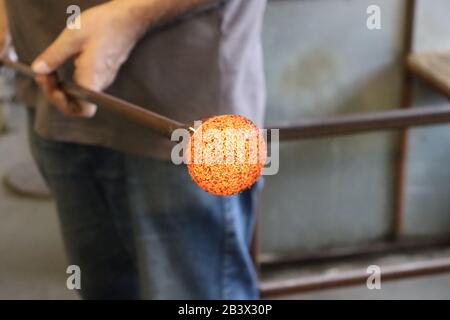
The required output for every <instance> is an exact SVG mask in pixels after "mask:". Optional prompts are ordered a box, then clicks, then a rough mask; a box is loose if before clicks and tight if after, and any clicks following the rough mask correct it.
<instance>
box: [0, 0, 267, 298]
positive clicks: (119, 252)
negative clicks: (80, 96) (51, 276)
mask: <svg viewBox="0 0 450 320" xmlns="http://www.w3.org/2000/svg"><path fill="white" fill-rule="evenodd" d="M0 1H2V2H3V1H5V0H0ZM5 4H6V11H7V12H8V20H9V28H10V33H11V35H12V39H13V45H14V48H15V49H16V51H17V54H18V56H19V59H20V60H21V61H23V62H25V63H29V64H32V67H33V70H34V71H35V72H36V73H37V74H38V76H37V77H36V79H35V80H36V82H37V83H38V85H39V87H40V89H41V90H40V91H39V90H36V87H35V85H34V84H33V83H31V82H29V81H27V80H26V79H18V80H19V81H18V84H17V89H18V94H19V96H20V97H21V98H22V99H23V101H24V102H25V103H26V104H27V105H28V106H30V107H32V108H30V110H31V111H30V125H31V129H30V141H31V146H32V150H33V154H34V156H35V158H36V160H37V162H38V164H39V167H40V169H41V171H42V173H43V175H44V177H45V178H46V180H47V182H48V184H49V186H50V188H51V189H52V191H53V193H54V195H55V198H56V202H57V207H58V212H59V216H60V221H61V227H62V230H63V236H64V240H65V244H66V248H67V251H68V255H69V261H70V264H74V265H78V266H80V268H81V272H82V288H81V295H82V297H83V298H86V299H103V298H120V299H136V298H149V299H167V298H168V299H172V298H179V299H191V298H192V299H254V298H257V296H258V293H257V284H256V275H255V271H254V268H253V265H252V261H251V258H250V255H249V250H248V249H249V242H250V239H251V235H252V229H253V218H254V206H255V203H254V201H255V200H254V197H255V190H254V189H255V188H253V189H252V190H247V191H245V192H243V193H242V194H240V195H237V196H233V197H216V196H212V195H209V194H207V193H205V192H204V191H202V190H201V189H199V188H198V187H197V186H196V185H194V183H193V182H192V181H191V179H190V178H189V176H188V174H187V172H186V170H185V168H183V167H181V166H175V165H173V164H172V163H171V162H170V151H171V148H172V144H171V143H170V141H167V139H163V138H160V137H157V136H156V135H153V134H152V133H151V132H150V131H148V130H147V129H145V128H141V127H139V126H137V125H136V124H134V123H131V122H129V121H127V120H126V119H123V118H121V117H120V116H118V115H116V114H114V113H110V112H108V111H107V110H104V109H102V108H101V106H94V105H92V104H90V103H87V102H83V101H72V100H71V99H69V98H68V97H67V96H66V95H65V94H64V92H62V91H61V90H59V88H58V86H57V78H56V77H55V76H54V74H53V72H55V71H56V72H57V74H58V78H59V79H63V80H66V81H67V80H72V79H73V81H75V82H77V83H78V84H80V85H82V86H85V87H88V88H91V89H93V90H99V91H100V90H105V91H106V92H108V93H111V94H113V95H115V96H118V97H120V98H122V99H125V100H128V101H130V102H133V103H135V104H138V105H141V106H145V107H149V108H150V109H152V110H153V111H156V112H158V113H161V114H163V115H166V116H168V117H171V118H174V119H176V120H179V121H182V122H188V121H192V120H195V119H203V118H205V117H208V116H211V115H217V114H229V113H237V114H241V115H243V116H246V117H248V118H250V119H252V120H253V121H254V122H255V123H256V124H257V125H262V121H263V116H264V100H265V95H264V77H263V69H262V52H261V43H260V42H261V40H260V33H261V24H262V18H263V12H264V7H265V0H223V1H220V0H183V1H180V0H113V1H101V0H83V1H72V0H70V1H69V0H48V1H35V0H14V1H9V0H6V1H5ZM74 4H76V5H78V6H79V7H80V8H81V11H82V14H81V16H80V20H79V22H80V28H79V29H77V28H75V29H73V28H67V27H66V22H67V18H68V14H67V8H68V7H69V6H70V5H74ZM0 7H3V5H2V6H0ZM3 11H4V10H3ZM5 18H6V17H5ZM5 18H3V20H5ZM3 25H5V24H3ZM1 30H3V31H2V32H3V34H2V35H1V36H0V41H2V43H6V42H7V41H5V40H4V39H7V38H8V35H7V34H8V32H7V31H6V28H5V27H3V29H1ZM2 39H3V40H2ZM2 47H3V48H4V45H2Z"/></svg>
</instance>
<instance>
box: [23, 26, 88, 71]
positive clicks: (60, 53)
mask: <svg viewBox="0 0 450 320" xmlns="http://www.w3.org/2000/svg"><path fill="white" fill-rule="evenodd" d="M70 32H73V31H68V30H64V31H63V32H62V33H61V34H60V35H59V37H58V38H57V39H56V40H55V41H54V42H53V43H52V44H51V45H50V46H49V47H48V48H47V49H46V50H45V51H44V52H43V53H42V54H41V55H40V56H39V57H37V58H36V60H34V62H33V63H32V65H31V68H32V69H33V71H34V72H35V73H37V74H50V73H52V72H53V71H55V70H56V69H57V68H58V67H59V66H60V65H62V64H63V63H64V62H65V61H66V60H67V59H69V58H71V57H72V56H74V55H75V54H77V53H78V52H79V50H80V43H81V41H80V39H78V37H76V36H75V35H73V34H71V33H70Z"/></svg>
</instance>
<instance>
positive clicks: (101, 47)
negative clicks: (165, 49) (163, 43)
mask: <svg viewBox="0 0 450 320" xmlns="http://www.w3.org/2000/svg"><path fill="white" fill-rule="evenodd" d="M0 1H3V0H0ZM216 1H217V0H113V1H110V2H107V3H105V4H102V5H99V6H96V7H93V8H91V9H89V10H86V11H84V12H83V13H82V14H81V29H79V30H69V29H65V30H64V31H63V32H62V33H61V34H60V35H59V37H58V38H57V39H56V40H55V42H53V43H52V44H51V45H50V46H49V47H48V48H47V49H46V50H45V51H44V52H43V53H42V54H41V55H40V56H39V57H38V58H37V59H36V60H35V61H34V62H33V64H32V68H33V70H34V72H35V73H37V74H38V76H37V77H36V82H37V83H38V84H39V86H40V87H41V89H42V90H43V92H44V94H45V95H46V97H47V99H48V100H49V101H50V102H51V103H52V104H54V105H55V106H56V107H57V108H58V109H59V110H60V111H61V112H63V113H64V114H66V115H68V116H74V117H92V116H94V115H95V113H96V110H97V107H96V106H94V105H92V104H90V103H88V102H84V101H70V100H69V99H68V97H66V95H65V94H64V93H63V92H62V91H61V90H59V89H58V88H57V85H56V79H55V78H54V76H52V75H51V74H52V73H53V72H54V71H55V70H56V69H57V68H58V67H59V66H61V65H62V64H63V63H64V62H65V61H66V60H68V59H70V58H72V57H75V61H74V62H75V72H74V81H75V82H76V83H77V84H79V85H81V86H84V87H87V88H90V89H92V90H97V91H101V90H103V89H105V88H107V87H108V86H109V85H111V84H112V82H113V81H114V79H115V78H116V76H117V73H118V71H119V69H120V67H121V66H122V64H123V63H124V62H125V61H126V60H127V59H128V56H129V54H130V52H131V50H132V49H133V48H134V46H135V45H136V43H137V41H138V40H139V39H140V38H141V37H142V35H143V34H145V33H146V31H147V30H149V29H150V28H152V27H153V26H156V25H157V24H160V23H162V22H164V21H166V20H169V19H172V18H175V17H177V16H178V15H181V14H184V13H186V12H188V11H190V10H192V9H195V8H196V7H198V6H201V5H204V4H208V3H210V2H211V3H212V2H216Z"/></svg>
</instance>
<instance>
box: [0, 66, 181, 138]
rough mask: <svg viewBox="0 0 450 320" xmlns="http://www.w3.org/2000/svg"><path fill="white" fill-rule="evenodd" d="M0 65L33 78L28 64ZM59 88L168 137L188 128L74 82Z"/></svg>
mask: <svg viewBox="0 0 450 320" xmlns="http://www.w3.org/2000/svg"><path fill="white" fill-rule="evenodd" d="M0 65H4V66H7V67H9V68H12V69H14V70H16V71H17V72H19V73H20V74H22V75H25V76H27V77H31V78H34V77H35V76H36V74H35V73H34V72H33V70H32V69H31V68H30V66H28V65H26V64H23V63H21V62H14V61H10V60H6V59H0ZM61 88H62V90H63V91H64V92H66V93H67V94H68V95H69V96H70V97H72V98H76V99H81V100H86V101H89V102H92V103H94V104H96V105H98V106H99V107H104V108H108V109H110V110H113V111H115V112H117V113H119V114H121V115H123V116H125V117H127V118H128V119H129V120H131V121H134V122H136V123H138V124H140V125H143V126H145V127H148V128H150V129H151V130H152V131H153V132H155V133H157V134H159V135H161V136H164V137H167V138H170V136H171V134H172V132H173V131H174V130H175V129H177V128H188V126H187V125H186V124H183V123H181V122H178V121H175V120H172V119H169V118H167V117H164V116H162V115H160V114H157V113H155V112H152V111H150V110H147V109H144V108H143V107H140V106H137V105H135V104H132V103H130V102H127V101H124V100H121V99H119V98H116V97H113V96H111V95H109V94H106V93H101V92H96V91H93V90H89V89H87V88H83V87H81V86H78V85H76V84H74V83H67V82H64V83H61Z"/></svg>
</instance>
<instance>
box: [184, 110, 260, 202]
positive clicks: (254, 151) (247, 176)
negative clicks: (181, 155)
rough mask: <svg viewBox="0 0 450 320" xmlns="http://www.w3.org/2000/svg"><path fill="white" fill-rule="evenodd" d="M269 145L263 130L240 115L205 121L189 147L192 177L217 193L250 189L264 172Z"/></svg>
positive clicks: (206, 188) (223, 193)
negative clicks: (267, 145) (267, 146)
mask: <svg viewBox="0 0 450 320" xmlns="http://www.w3.org/2000/svg"><path fill="white" fill-rule="evenodd" d="M266 154H267V148H266V143H265V141H264V137H263V135H262V134H261V132H260V130H259V129H258V128H257V127H256V126H255V125H254V124H253V122H251V121H250V120H248V119H246V118H244V117H242V116H238V115H223V116H217V117H213V118H210V119H207V120H206V121H204V122H203V123H202V124H201V125H200V126H199V127H198V128H196V130H195V133H194V134H193V135H192V136H191V139H190V141H189V143H188V147H187V167H188V170H189V174H190V175H191V177H192V179H193V180H194V181H195V183H197V184H198V185H199V186H200V188H202V189H203V190H205V191H207V192H209V193H211V194H214V195H222V196H226V195H233V194H236V193H239V192H242V191H244V190H245V189H247V188H250V187H251V186H252V185H253V184H254V183H255V182H256V180H257V179H258V177H259V176H260V175H261V171H262V169H263V167H264V163H265V161H266Z"/></svg>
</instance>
